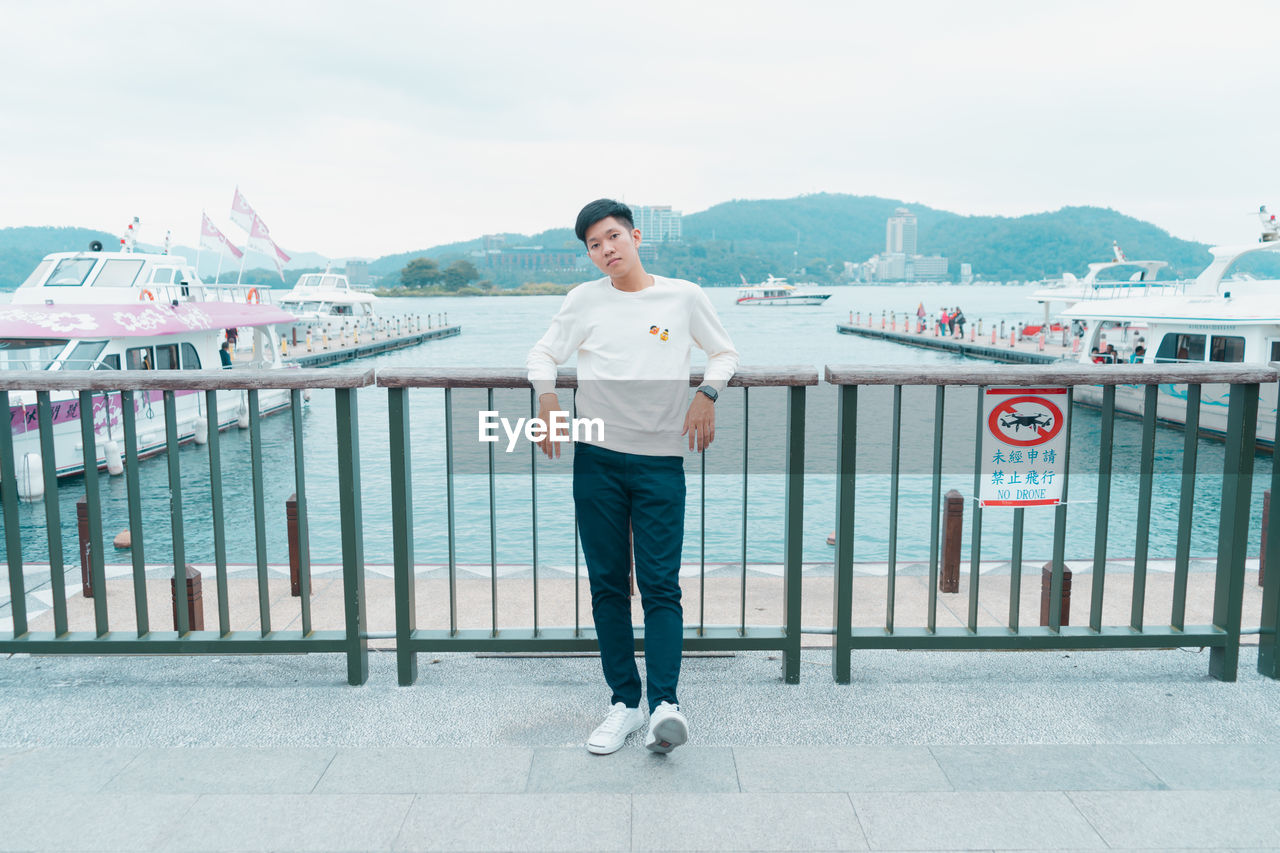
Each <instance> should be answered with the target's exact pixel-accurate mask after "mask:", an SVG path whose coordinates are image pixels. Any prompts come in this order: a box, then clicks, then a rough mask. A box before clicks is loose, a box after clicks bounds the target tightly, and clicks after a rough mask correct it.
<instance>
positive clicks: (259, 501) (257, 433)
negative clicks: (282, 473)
mask: <svg viewBox="0 0 1280 853" xmlns="http://www.w3.org/2000/svg"><path fill="white" fill-rule="evenodd" d="M248 399H249V403H248V406H249V463H250V465H251V467H252V471H253V534H254V542H255V543H256V550H257V554H258V618H259V620H260V621H261V623H262V636H264V637H265V636H267V634H269V633H271V590H270V588H269V587H268V586H267V511H266V499H265V486H264V484H263V480H264V479H265V478H264V476H263V472H262V426H261V424H260V423H259V418H260V415H259V414H258V389H256V388H250V389H249V398H248Z"/></svg>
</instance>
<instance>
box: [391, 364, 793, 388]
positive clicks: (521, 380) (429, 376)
mask: <svg viewBox="0 0 1280 853" xmlns="http://www.w3.org/2000/svg"><path fill="white" fill-rule="evenodd" d="M702 376H703V373H702V371H701V370H692V371H690V372H689V385H690V386H691V387H692V386H696V385H701V384H702ZM377 384H378V387H380V388H528V387H529V373H528V371H526V370H525V369H524V368H465V369H461V368H453V367H439V368H436V367H385V368H383V369H381V370H379V371H378V381H377ZM817 384H818V371H816V370H814V369H813V368H812V367H744V368H741V369H739V370H738V372H737V373H735V374H734V376H733V379H731V380H730V381H729V385H730V386H734V387H751V388H756V387H761V386H795V385H817ZM556 387H557V388H577V387H578V374H577V371H575V370H573V369H571V368H561V369H560V370H559V371H558V373H557V376H556Z"/></svg>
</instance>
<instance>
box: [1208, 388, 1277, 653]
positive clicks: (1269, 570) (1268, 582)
mask: <svg viewBox="0 0 1280 853" xmlns="http://www.w3.org/2000/svg"><path fill="white" fill-rule="evenodd" d="M1272 387H1273V388H1277V389H1278V390H1280V386H1272ZM1188 396H1190V395H1188ZM1271 494H1272V496H1275V495H1280V417H1276V425H1275V436H1274V437H1273V439H1272V443H1271ZM1277 509H1278V510H1280V507H1278V508H1277ZM1272 542H1277V543H1280V511H1277V512H1272V513H1271V514H1270V515H1269V517H1268V518H1267V543H1268V545H1270V543H1272ZM1265 557H1266V560H1265V565H1264V564H1263V563H1259V564H1258V572H1259V575H1258V580H1260V581H1261V582H1262V612H1261V613H1259V614H1258V630H1259V634H1258V667H1257V668H1258V674H1259V675H1265V676H1266V677H1267V678H1280V659H1278V658H1277V655H1276V651H1277V649H1280V637H1277V636H1276V629H1277V628H1278V627H1280V547H1269V548H1267V553H1266V555H1265Z"/></svg>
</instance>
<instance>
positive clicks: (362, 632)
mask: <svg viewBox="0 0 1280 853" xmlns="http://www.w3.org/2000/svg"><path fill="white" fill-rule="evenodd" d="M334 393H335V394H336V396H337V400H336V404H337V405H336V408H337V418H336V419H337V427H338V498H339V501H338V502H339V515H340V516H341V524H342V593H343V614H344V616H345V628H346V641H347V683H348V684H351V685H357V684H364V683H365V682H366V681H368V680H369V640H368V638H367V634H368V630H367V619H366V611H365V588H364V529H363V524H364V520H363V515H362V512H361V502H360V422H359V416H358V411H357V405H356V389H354V388H339V389H336V391H335V392H334Z"/></svg>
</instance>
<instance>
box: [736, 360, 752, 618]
mask: <svg viewBox="0 0 1280 853" xmlns="http://www.w3.org/2000/svg"><path fill="white" fill-rule="evenodd" d="M750 391H751V389H750V388H748V387H746V386H745V385H744V386H743V388H742V584H741V588H740V589H741V601H740V602H739V606H740V622H739V627H738V634H739V635H740V636H744V637H745V636H746V634H747V481H748V474H749V470H748V454H747V446H748V445H749V444H750V443H751V402H750V396H749V392H750Z"/></svg>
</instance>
